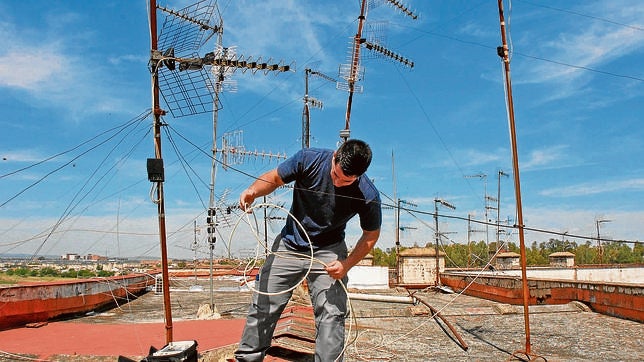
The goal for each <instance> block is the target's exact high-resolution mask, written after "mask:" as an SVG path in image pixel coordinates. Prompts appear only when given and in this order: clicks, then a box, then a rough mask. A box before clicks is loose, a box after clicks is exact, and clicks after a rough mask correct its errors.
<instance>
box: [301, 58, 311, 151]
mask: <svg viewBox="0 0 644 362" xmlns="http://www.w3.org/2000/svg"><path fill="white" fill-rule="evenodd" d="M310 73H311V69H308V68H307V69H305V70H304V109H303V110H302V148H309V146H310V138H311V131H310V127H311V126H310V125H311V116H310V110H309V74H310Z"/></svg>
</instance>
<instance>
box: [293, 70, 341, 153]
mask: <svg viewBox="0 0 644 362" xmlns="http://www.w3.org/2000/svg"><path fill="white" fill-rule="evenodd" d="M310 76H316V77H320V78H322V79H324V80H327V81H329V82H333V83H337V82H338V81H337V80H335V79H334V78H332V77H329V76H328V75H326V74H324V73H320V72H318V71H315V70H313V69H311V68H306V69H304V109H303V110H302V148H309V146H310V143H311V142H310V139H311V111H310V107H313V108H320V109H321V108H322V106H323V103H322V101H320V100H318V99H315V98H313V97H311V96H309V77H310Z"/></svg>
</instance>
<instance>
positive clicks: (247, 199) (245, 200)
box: [239, 187, 257, 212]
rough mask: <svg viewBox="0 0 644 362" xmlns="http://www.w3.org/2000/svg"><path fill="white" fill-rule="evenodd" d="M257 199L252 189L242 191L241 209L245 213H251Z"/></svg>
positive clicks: (240, 196) (240, 197) (240, 198)
mask: <svg viewBox="0 0 644 362" xmlns="http://www.w3.org/2000/svg"><path fill="white" fill-rule="evenodd" d="M256 197H257V194H256V193H255V190H253V189H252V188H250V187H249V188H247V189H246V190H244V191H242V193H241V195H239V208H240V209H241V210H243V211H247V212H250V207H251V206H252V205H253V201H255V198H256Z"/></svg>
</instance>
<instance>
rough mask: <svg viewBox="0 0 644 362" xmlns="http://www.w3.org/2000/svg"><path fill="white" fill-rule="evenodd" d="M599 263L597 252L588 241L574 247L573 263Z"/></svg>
mask: <svg viewBox="0 0 644 362" xmlns="http://www.w3.org/2000/svg"><path fill="white" fill-rule="evenodd" d="M597 263H599V253H598V252H597V249H596V248H594V247H593V246H592V244H591V242H590V241H586V243H585V244H583V245H579V246H577V248H576V249H575V264H577V265H584V264H597Z"/></svg>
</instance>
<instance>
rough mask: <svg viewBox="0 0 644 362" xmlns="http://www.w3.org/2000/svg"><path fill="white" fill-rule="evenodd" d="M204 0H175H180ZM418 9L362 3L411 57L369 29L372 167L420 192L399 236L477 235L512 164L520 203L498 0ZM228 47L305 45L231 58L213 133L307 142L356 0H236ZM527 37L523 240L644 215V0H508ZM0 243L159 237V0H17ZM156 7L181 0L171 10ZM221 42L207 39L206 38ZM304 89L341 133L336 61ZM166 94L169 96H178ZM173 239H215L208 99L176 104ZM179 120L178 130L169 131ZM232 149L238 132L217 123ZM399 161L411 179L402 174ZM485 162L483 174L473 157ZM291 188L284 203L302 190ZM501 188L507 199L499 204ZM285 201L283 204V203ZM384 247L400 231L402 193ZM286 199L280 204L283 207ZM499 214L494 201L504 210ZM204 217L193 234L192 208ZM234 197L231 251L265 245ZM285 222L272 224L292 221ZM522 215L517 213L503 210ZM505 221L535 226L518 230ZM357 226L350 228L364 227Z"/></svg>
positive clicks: (3, 58)
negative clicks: (270, 67)
mask: <svg viewBox="0 0 644 362" xmlns="http://www.w3.org/2000/svg"><path fill="white" fill-rule="evenodd" d="M191 3H192V2H186V1H166V2H159V5H163V6H167V7H169V8H172V9H181V8H183V7H185V6H187V5H189V4H191ZM406 4H407V5H408V6H409V7H410V8H411V9H412V10H413V11H414V12H416V13H417V14H418V15H419V18H418V19H417V20H413V19H411V18H409V17H406V16H404V15H403V14H402V13H401V12H399V11H397V10H395V9H394V8H393V7H391V6H389V5H386V4H381V5H380V6H378V7H373V8H371V9H370V10H369V12H368V15H367V20H366V23H367V24H368V26H369V29H372V28H377V29H379V32H378V33H377V34H378V35H379V36H381V39H382V41H383V44H384V45H385V46H386V47H388V48H389V49H391V50H393V51H394V52H396V53H398V54H400V55H402V56H404V57H406V58H409V59H411V60H412V61H414V67H413V69H409V68H406V67H403V66H401V65H399V64H396V63H394V62H392V61H390V60H387V59H384V58H378V57H374V56H373V53H370V52H368V51H366V50H364V48H363V58H362V59H361V62H360V65H361V66H362V67H363V68H364V77H363V80H362V81H361V82H360V85H361V86H362V87H363V92H362V93H356V94H355V95H354V97H353V102H352V112H351V136H352V137H355V138H362V139H364V140H366V141H367V142H369V143H370V144H371V145H372V148H373V150H374V162H373V164H372V166H371V168H370V170H369V172H368V175H369V177H371V178H373V179H374V180H375V182H376V185H377V186H378V188H379V189H380V191H381V192H382V193H383V201H384V202H385V203H386V204H388V205H394V204H395V201H392V200H393V199H394V192H395V194H396V196H397V197H398V198H399V199H402V200H406V201H409V202H413V203H414V204H415V205H416V206H412V207H409V208H410V210H411V211H413V212H414V213H410V212H407V211H403V212H401V220H400V224H401V226H404V227H405V230H404V231H401V232H400V234H399V237H400V241H401V243H402V244H403V245H406V246H409V245H413V244H414V243H416V244H419V245H424V244H425V243H427V242H433V240H434V230H433V225H434V220H433V216H432V213H433V212H434V199H436V198H441V199H443V200H446V201H448V202H449V203H450V204H452V205H454V206H455V207H456V209H455V210H450V209H447V208H443V207H441V208H439V214H440V215H441V218H440V223H439V229H440V231H441V232H444V233H445V235H446V236H447V237H448V238H449V239H450V241H451V242H465V241H466V240H467V238H468V231H467V230H468V228H467V223H466V221H464V220H467V218H468V215H471V216H470V217H471V219H472V220H483V219H485V194H486V193H487V195H488V196H491V197H496V196H497V192H498V189H499V184H500V190H501V191H500V196H501V197H500V202H499V205H500V211H499V216H500V217H499V219H500V220H501V223H502V224H503V223H505V224H509V225H512V224H514V223H515V222H516V219H515V218H516V211H515V210H516V207H515V205H516V201H515V200H516V199H515V191H514V183H513V177H512V176H510V177H502V178H501V180H500V182H499V180H498V172H499V170H503V171H504V172H506V173H508V174H512V159H511V157H512V156H511V146H510V134H509V126H508V118H507V112H506V96H505V93H504V87H503V82H504V78H503V77H504V75H503V66H502V63H501V61H500V58H499V57H498V56H497V54H496V47H497V46H499V45H501V33H500V25H499V15H498V8H497V2H496V1H491V0H487V1H483V0H481V1H420V0H409V1H408V2H406ZM218 5H219V9H220V10H221V13H222V16H223V20H224V23H223V24H224V33H223V45H224V46H226V47H233V46H234V47H236V48H235V49H236V53H237V54H238V55H240V56H243V58H244V59H246V58H248V57H253V58H254V59H257V58H259V57H262V59H265V60H267V59H272V60H274V62H279V61H283V63H286V64H291V63H294V64H295V66H296V68H295V71H290V72H288V73H280V74H272V73H271V74H266V75H265V74H264V73H261V72H258V73H255V74H252V72H250V71H247V72H241V71H236V72H235V73H234V74H232V76H230V77H229V78H228V79H229V80H232V81H234V82H236V88H237V89H236V91H234V92H233V91H229V90H227V91H225V92H224V93H222V95H221V104H222V106H223V108H222V109H221V110H220V111H219V114H218V126H217V134H218V138H219V137H221V136H222V135H223V134H224V133H229V132H235V131H242V132H243V145H244V147H245V149H247V150H258V151H264V152H272V153H281V154H287V155H291V154H293V153H295V152H296V151H297V150H298V149H300V148H301V114H302V106H303V102H302V98H303V96H304V73H305V72H304V69H305V68H311V69H313V70H315V71H318V72H321V73H323V74H325V75H328V76H330V77H332V78H335V79H338V78H339V77H338V68H339V66H340V65H341V64H348V63H349V60H348V59H349V45H350V41H351V37H352V36H353V35H354V34H355V33H356V31H357V17H358V14H359V11H360V6H359V5H360V4H359V2H358V1H325V2H317V1H262V2H259V1H219V2H218ZM504 6H505V16H506V22H507V25H508V36H509V38H508V39H509V42H510V46H511V50H512V56H511V63H510V67H511V80H512V91H513V100H514V111H515V121H516V132H517V139H518V141H517V148H518V163H519V170H520V172H519V175H520V181H521V195H522V198H521V200H522V205H523V218H524V223H525V225H526V226H527V227H528V228H531V229H538V230H544V231H550V232H551V233H547V232H537V231H534V230H528V231H527V232H526V238H525V239H526V243H527V244H528V245H530V244H531V243H532V242H533V241H537V242H542V241H547V240H548V239H550V238H561V236H560V235H558V233H567V235H570V236H566V238H567V239H570V240H572V241H576V242H578V243H584V242H585V241H586V240H588V239H589V238H594V237H596V235H597V225H598V224H597V220H610V221H605V222H601V223H600V224H599V225H600V228H601V236H602V238H608V239H614V240H642V236H643V235H644V222H642V221H643V220H644V207H643V206H642V202H641V200H643V199H644V163H643V161H642V159H643V156H644V146H643V143H644V128H643V127H642V126H641V122H642V114H644V72H643V69H644V67H642V59H644V3H642V2H641V1H639V0H624V1H566V2H560V1H538V0H533V1H519V0H515V1H512V2H511V3H508V2H507V1H506V2H505V3H504ZM0 12H1V13H2V14H3V17H2V19H1V20H0V39H1V40H0V44H2V46H1V47H0V112H1V114H2V116H1V117H0V127H1V129H2V132H0V156H1V157H2V160H0V253H28V254H33V253H38V254H39V255H42V254H47V255H50V254H64V253H79V254H87V253H94V254H102V255H105V254H108V255H109V256H144V257H150V258H154V257H158V255H159V241H158V236H157V232H158V231H157V230H158V229H157V213H156V206H155V204H153V203H152V202H151V201H150V198H149V193H150V186H151V185H150V183H149V182H148V181H147V173H146V167H145V162H146V159H147V158H149V157H153V154H154V151H153V142H152V135H151V134H150V128H151V124H152V120H151V118H150V117H148V118H145V119H141V120H139V119H138V118H139V117H140V116H141V115H145V113H146V111H147V110H149V109H150V107H151V90H150V73H149V70H148V66H147V64H148V60H149V53H150V36H149V21H148V10H147V2H146V1H143V0H140V1H138V0H137V1H109V0H108V1H47V2H45V1H35V0H26V1H20V2H17V1H6V0H4V1H0ZM158 19H159V20H158V21H159V27H160V28H161V27H162V25H163V21H164V19H165V15H159V17H158ZM213 49H214V42H213V41H212V40H211V41H210V42H207V43H206V44H204V45H203V46H202V47H200V48H199V49H195V52H196V53H198V54H199V55H201V56H203V55H204V54H205V53H207V52H209V51H212V50H213ZM309 95H310V96H312V97H315V98H316V99H319V100H320V101H322V102H323V103H324V107H323V108H322V109H313V110H312V111H311V134H312V139H311V146H312V147H329V148H335V146H336V144H337V142H338V140H339V130H340V129H342V128H344V120H345V111H346V104H347V92H345V91H342V90H338V89H337V88H336V84H335V83H333V82H330V81H327V80H325V79H323V78H320V77H311V78H310V79H309ZM162 107H163V108H164V109H166V110H168V111H172V109H168V107H167V105H166V104H165V103H164V102H162ZM164 121H165V122H166V123H167V124H168V126H167V127H164V128H166V129H167V132H165V131H164V134H163V139H162V147H163V156H164V160H165V168H166V169H165V174H166V183H165V196H166V202H165V204H166V214H167V215H166V222H167V228H168V245H169V255H170V257H173V258H191V257H192V256H193V255H195V254H194V252H193V250H191V247H192V244H193V243H194V241H195V239H196V240H197V244H198V249H197V255H198V256H199V257H203V256H205V255H207V248H206V247H205V241H204V239H205V232H204V231H203V224H204V222H205V216H204V209H205V208H206V207H207V206H208V198H209V187H208V185H209V183H210V173H211V166H210V162H211V161H210V159H209V158H208V157H207V155H208V153H209V152H210V149H211V144H212V136H213V126H212V113H203V114H196V115H191V116H185V117H173V115H172V113H171V112H168V115H166V116H165V117H164ZM168 135H169V136H168ZM218 147H221V139H220V138H219V140H218ZM276 165H277V161H275V160H268V159H259V158H255V157H248V158H246V159H245V160H244V161H243V162H242V163H240V164H237V165H234V166H233V167H232V168H229V169H227V170H223V169H222V168H221V167H218V169H217V174H216V183H215V194H216V195H217V197H219V198H222V199H223V201H224V204H226V203H228V204H234V203H235V202H236V200H237V197H238V195H239V193H240V192H241V190H242V189H243V188H245V187H246V186H247V185H248V184H249V183H250V182H252V178H251V176H252V175H254V176H257V175H259V174H261V173H262V172H264V171H266V170H268V169H270V168H272V167H275V166H276ZM394 175H395V183H394V182H393V180H394V177H393V176H394ZM474 175H485V176H474ZM289 196H290V193H289V191H288V190H279V191H278V192H277V193H276V195H275V197H272V198H271V199H270V202H272V203H277V204H280V203H284V202H288V199H289ZM488 206H490V207H496V206H497V205H496V202H495V201H494V202H489V203H488ZM280 213H282V214H283V212H281V211H280V210H275V215H278V214H280ZM384 213H385V220H384V224H383V229H382V236H381V240H380V241H379V244H378V246H380V247H381V248H389V247H392V246H393V245H394V240H395V235H396V233H395V227H394V211H393V210H391V209H386V210H385V211H384ZM282 216H283V215H282ZM488 219H489V220H491V222H492V223H493V224H494V223H495V222H496V220H497V217H496V210H494V209H490V208H488ZM195 220H196V222H197V229H199V230H201V231H199V232H198V233H196V234H195V232H194V221H195ZM238 220H239V216H237V215H235V214H234V213H233V214H231V215H229V216H226V217H225V218H224V219H222V220H220V221H221V227H220V228H219V232H220V236H219V239H218V242H217V244H216V248H215V253H216V254H217V255H225V254H226V253H227V252H228V251H227V249H226V247H225V245H226V244H228V243H230V245H231V252H232V253H233V254H234V255H244V254H245V253H247V252H248V250H250V249H252V248H253V247H254V241H253V240H252V238H251V237H248V236H246V235H245V232H244V231H242V230H241V228H240V229H239V230H237V231H233V232H232V235H231V231H232V230H233V227H231V225H234V224H235V223H236V222H237V221H238ZM278 226H279V225H271V227H272V229H274V230H275V231H276V230H277V229H278ZM471 229H474V230H479V231H475V232H471V233H469V234H470V237H471V239H472V240H485V239H488V240H489V241H493V240H494V239H495V238H496V235H495V234H496V233H495V230H496V227H495V226H494V225H491V226H489V227H488V233H487V236H486V234H485V233H484V232H481V231H480V230H483V229H484V226H483V225H482V224H476V223H474V224H472V225H471ZM502 229H505V228H502ZM506 231H507V232H505V233H502V234H501V235H502V239H503V240H508V241H512V242H518V239H517V234H516V231H512V230H511V229H507V230H506ZM357 236H358V230H357V226H356V225H354V224H352V225H351V226H350V228H349V230H348V240H347V241H348V243H349V244H350V245H353V243H354V242H355V239H356V238H357Z"/></svg>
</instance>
